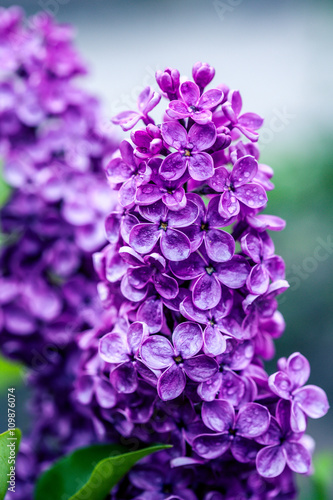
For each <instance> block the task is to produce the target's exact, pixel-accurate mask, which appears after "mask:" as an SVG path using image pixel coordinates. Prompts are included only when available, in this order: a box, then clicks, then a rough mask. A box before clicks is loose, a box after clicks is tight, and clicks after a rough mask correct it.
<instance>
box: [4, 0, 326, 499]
mask: <svg viewBox="0 0 333 500" xmlns="http://www.w3.org/2000/svg"><path fill="white" fill-rule="evenodd" d="M13 4H17V5H21V6H22V7H23V8H24V9H25V11H26V13H27V14H34V13H36V12H38V11H39V10H44V11H45V12H48V13H50V14H53V15H55V17H56V18H57V19H58V20H59V21H63V22H70V23H72V24H74V26H75V27H76V29H77V44H78V47H79V49H80V50H81V53H82V54H83V55H84V57H85V59H86V60H87V61H88V63H89V65H90V69H91V77H90V78H89V81H88V87H89V89H90V90H92V91H93V92H94V93H97V94H98V95H99V96H100V97H101V98H102V102H103V103H104V115H105V124H104V125H105V127H110V126H111V124H110V122H109V119H110V117H112V116H113V115H115V114H116V113H119V112H120V111H122V110H125V109H131V108H134V107H135V102H136V98H137V95H138V93H139V92H140V91H141V90H142V89H143V87H145V86H147V85H154V73H155V71H156V70H157V69H164V68H165V67H167V66H170V67H176V68H178V69H179V70H180V72H181V73H182V74H184V75H188V76H190V74H191V68H192V65H193V63H194V62H196V61H204V62H209V63H210V64H211V65H213V66H214V67H215V68H216V77H215V80H214V82H216V83H220V82H225V83H227V84H228V85H229V86H230V87H232V88H236V89H239V90H240V91H241V94H242V97H243V110H244V111H253V112H256V113H258V114H260V115H261V116H263V117H265V124H264V127H263V129H262V131H261V139H260V142H259V144H260V145H261V150H262V156H261V161H262V162H263V163H267V164H269V165H271V166H272V167H273V168H274V170H275V177H274V182H275V186H276V189H275V191H273V192H271V193H270V196H269V203H268V209H267V212H268V213H271V214H275V215H279V216H280V217H283V218H284V219H286V221H287V228H286V229H285V231H284V232H283V233H280V234H273V237H274V241H275V244H276V252H277V253H278V254H280V255H282V256H283V258H284V259H285V261H286V266H287V279H288V280H289V281H290V284H291V288H290V290H289V291H288V292H287V293H286V294H285V296H284V297H283V298H282V299H281V301H280V302H281V311H282V313H283V315H284V316H285V319H286V323H287V329H286V332H285V334H284V336H283V337H282V338H281V339H279V340H278V341H277V342H276V358H275V360H274V362H271V363H269V364H268V371H269V372H270V373H272V372H274V371H275V369H276V368H275V367H276V359H277V358H278V357H280V356H288V355H289V354H291V353H292V352H294V351H300V352H301V353H302V354H304V355H305V356H306V357H307V358H308V359H309V360H310V362H311V366H312V373H311V378H310V383H312V384H317V385H320V386H321V387H323V388H324V389H325V390H326V392H327V394H328V397H329V400H330V402H331V404H332V402H333V368H332V355H333V305H332V304H333V285H332V282H333V203H332V195H333V155H332V140H333V137H332V135H333V134H332V133H333V120H332V116H333V99H332V89H333V61H332V48H333V2H330V1H325V0H322V1H320V2H318V1H317V2H316V1H315V0H313V1H306V0H295V1H294V2H290V1H288V0H265V1H264V0H262V1H260V0H218V1H217V0H208V1H207V0H131V1H130V0H109V1H106V0H104V1H103V0H94V1H89V0H33V1H28V0H27V1H16V2H13V1H6V0H0V5H1V6H4V7H8V6H10V5H13ZM85 85H87V82H85ZM0 368H1V373H0V379H1V382H0V388H1V387H4V388H6V387H8V385H10V384H15V385H16V386H17V387H19V385H20V384H21V395H22V397H21V398H20V406H19V410H18V412H19V415H18V424H19V425H20V426H21V427H22V428H24V427H25V426H26V415H25V411H24V400H25V387H24V381H23V380H24V377H23V372H22V370H20V368H19V367H15V366H12V365H9V364H8V363H6V362H4V361H1V366H0ZM332 424H333V418H332V412H330V413H329V414H328V415H327V416H326V417H324V418H323V419H321V420H320V422H316V421H311V422H310V424H309V433H310V434H311V435H312V436H313V437H314V438H315V440H316V443H317V458H316V464H317V469H318V474H317V476H316V481H317V483H318V484H317V486H316V488H317V490H318V491H319V493H318V495H319V496H318V495H317V496H316V498H318V499H319V498H324V497H320V487H321V486H320V484H321V483H320V481H324V480H325V478H324V479H323V478H321V476H320V475H322V476H325V474H326V475H327V477H329V476H333V471H332V463H333V461H332V458H330V457H331V455H330V454H332V452H333V425H332ZM301 487H302V495H301V498H302V499H313V498H314V496H313V495H314V493H313V490H310V489H309V488H308V479H302V481H301ZM311 492H312V493H311Z"/></svg>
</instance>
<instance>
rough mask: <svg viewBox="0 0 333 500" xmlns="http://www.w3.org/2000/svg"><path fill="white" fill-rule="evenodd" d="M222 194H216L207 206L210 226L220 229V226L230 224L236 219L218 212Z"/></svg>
mask: <svg viewBox="0 0 333 500" xmlns="http://www.w3.org/2000/svg"><path fill="white" fill-rule="evenodd" d="M219 201H220V196H214V198H212V199H211V200H210V201H209V203H208V207H207V222H208V224H209V227H210V228H212V229H218V228H220V227H224V226H229V225H230V224H231V223H232V222H233V220H234V219H230V217H227V218H225V217H221V216H220V214H219V213H218V207H219Z"/></svg>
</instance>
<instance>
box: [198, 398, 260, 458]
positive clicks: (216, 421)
mask: <svg viewBox="0 0 333 500" xmlns="http://www.w3.org/2000/svg"><path fill="white" fill-rule="evenodd" d="M201 416H202V420H203V422H204V424H205V425H206V426H207V427H208V429H211V430H212V431H214V434H212V433H211V434H202V435H199V436H197V437H196V438H195V439H194V441H193V449H194V451H195V452H196V453H197V454H198V455H199V456H200V457H203V458H206V459H207V460H212V459H214V458H217V457H219V456H221V455H223V454H224V453H225V452H226V451H227V450H228V449H229V448H230V451H231V453H232V454H233V456H234V457H235V459H236V460H238V461H239V462H242V463H246V462H250V461H252V460H253V459H254V458H255V457H256V455H257V452H258V450H259V446H256V443H255V442H254V441H253V438H258V436H260V435H262V434H264V433H265V432H266V431H267V429H268V426H269V422H270V414H269V411H268V410H267V408H265V406H262V405H260V404H258V403H247V404H245V405H243V406H242V407H241V408H240V410H239V411H238V414H237V416H236V415H235V411H234V408H233V406H232V405H231V404H230V403H229V402H228V401H223V400H215V401H211V402H205V403H203V405H202V410H201Z"/></svg>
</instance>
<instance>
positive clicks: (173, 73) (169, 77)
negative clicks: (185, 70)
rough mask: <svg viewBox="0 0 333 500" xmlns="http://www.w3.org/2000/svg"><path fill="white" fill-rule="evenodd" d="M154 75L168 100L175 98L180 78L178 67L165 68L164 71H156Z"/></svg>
mask: <svg viewBox="0 0 333 500" xmlns="http://www.w3.org/2000/svg"><path fill="white" fill-rule="evenodd" d="M155 76H156V81H157V83H158V86H159V87H160V89H161V90H162V92H165V93H166V94H167V95H168V98H169V99H170V100H172V99H177V94H178V90H179V78H180V74H179V71H178V69H173V68H166V69H165V70H164V71H156V75H155Z"/></svg>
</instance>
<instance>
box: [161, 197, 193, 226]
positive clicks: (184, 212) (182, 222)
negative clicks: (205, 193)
mask: <svg viewBox="0 0 333 500" xmlns="http://www.w3.org/2000/svg"><path fill="white" fill-rule="evenodd" d="M198 213H199V210H198V206H197V205H196V204H195V203H193V201H190V200H188V201H187V203H186V207H184V208H182V209H181V210H177V211H174V212H169V213H168V226H170V227H177V228H178V227H186V226H190V225H191V224H193V222H195V220H196V219H197V217H198Z"/></svg>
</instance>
